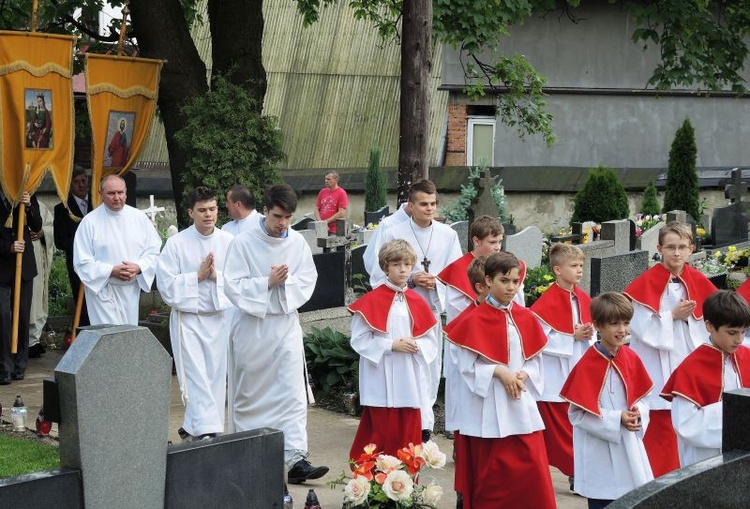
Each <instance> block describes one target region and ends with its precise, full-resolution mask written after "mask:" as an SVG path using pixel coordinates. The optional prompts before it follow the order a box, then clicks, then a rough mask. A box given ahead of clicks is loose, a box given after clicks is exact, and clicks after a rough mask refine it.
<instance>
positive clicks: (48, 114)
mask: <svg viewBox="0 0 750 509" xmlns="http://www.w3.org/2000/svg"><path fill="white" fill-rule="evenodd" d="M24 104H25V105H26V108H25V109H26V119H25V120H26V121H25V123H24V124H25V132H24V138H25V140H26V144H25V146H26V148H27V149H32V150H34V149H39V150H52V148H54V145H53V139H52V134H53V132H52V91H51V90H45V89H38V88H27V89H24Z"/></svg>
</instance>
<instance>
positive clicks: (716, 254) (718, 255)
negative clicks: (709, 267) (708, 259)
mask: <svg viewBox="0 0 750 509" xmlns="http://www.w3.org/2000/svg"><path fill="white" fill-rule="evenodd" d="M721 257H722V254H721V251H716V252H715V253H714V258H716V259H719V258H721Z"/></svg>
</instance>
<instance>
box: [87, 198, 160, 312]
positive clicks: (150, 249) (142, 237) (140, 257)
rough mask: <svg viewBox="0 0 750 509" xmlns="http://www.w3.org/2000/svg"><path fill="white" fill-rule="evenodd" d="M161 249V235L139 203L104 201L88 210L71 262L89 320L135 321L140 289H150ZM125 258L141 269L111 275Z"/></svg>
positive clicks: (125, 260)
mask: <svg viewBox="0 0 750 509" xmlns="http://www.w3.org/2000/svg"><path fill="white" fill-rule="evenodd" d="M160 249H161V237H159V234H158V233H157V232H156V228H154V225H153V224H152V223H151V220H149V218H148V216H146V214H144V213H143V212H141V211H140V210H138V209H135V208H133V207H131V206H129V205H125V206H124V207H123V208H122V209H121V210H118V211H114V210H110V209H108V208H107V207H106V206H105V205H103V204H102V205H99V206H98V207H97V208H96V209H94V210H93V211H91V212H90V213H88V214H86V216H85V217H84V218H83V219H82V220H81V224H80V225H79V226H78V230H77V231H76V236H75V240H74V241H73V268H74V269H75V272H76V274H78V277H79V278H81V282H82V283H83V284H84V285H86V306H87V308H88V313H89V319H90V321H91V325H99V324H114V325H123V324H131V325H138V303H139V301H140V297H141V291H144V292H150V291H151V283H153V281H154V276H155V274H156V258H157V256H158V255H159V250H160ZM123 262H132V263H136V264H138V266H139V267H140V268H141V273H140V274H138V276H137V277H136V278H135V279H133V280H132V281H128V282H126V281H121V280H119V279H115V278H112V277H111V274H112V268H113V267H114V266H115V265H119V264H121V263H123Z"/></svg>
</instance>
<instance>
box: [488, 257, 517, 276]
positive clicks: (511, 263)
mask: <svg viewBox="0 0 750 509" xmlns="http://www.w3.org/2000/svg"><path fill="white" fill-rule="evenodd" d="M519 267H520V264H519V263H518V258H516V256H515V255H514V254H513V253H508V252H506V251H501V252H499V253H494V254H491V255H490V256H489V257H488V258H487V261H486V262H484V276H485V277H489V278H490V279H492V278H494V277H495V276H497V275H498V274H507V273H508V272H510V271H511V270H513V269H517V268H519Z"/></svg>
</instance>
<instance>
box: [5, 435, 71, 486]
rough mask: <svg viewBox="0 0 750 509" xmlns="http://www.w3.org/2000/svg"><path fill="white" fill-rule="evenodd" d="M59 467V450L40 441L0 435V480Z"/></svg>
mask: <svg viewBox="0 0 750 509" xmlns="http://www.w3.org/2000/svg"><path fill="white" fill-rule="evenodd" d="M59 466H60V449H59V448H57V447H55V446H54V445H52V444H47V443H44V442H42V441H40V440H36V439H29V438H21V437H16V436H12V435H6V434H3V433H0V478H3V477H12V476H16V475H21V474H30V473H32V472H39V471H40V470H49V469H52V468H58V467H59Z"/></svg>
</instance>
